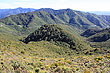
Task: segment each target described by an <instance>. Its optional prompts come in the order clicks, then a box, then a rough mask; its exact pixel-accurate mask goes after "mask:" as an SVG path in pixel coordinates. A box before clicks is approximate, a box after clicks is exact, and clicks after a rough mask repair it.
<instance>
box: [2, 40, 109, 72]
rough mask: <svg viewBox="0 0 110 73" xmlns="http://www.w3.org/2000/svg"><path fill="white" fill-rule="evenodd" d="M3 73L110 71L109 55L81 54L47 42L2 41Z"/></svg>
mask: <svg viewBox="0 0 110 73" xmlns="http://www.w3.org/2000/svg"><path fill="white" fill-rule="evenodd" d="M0 45H1V47H0V50H1V52H0V62H1V63H0V72H1V73H56V72H58V73H63V72H65V73H77V72H80V73H83V72H84V73H96V72H98V73H101V72H103V73H109V72H110V68H109V66H110V65H109V61H110V55H109V53H108V55H106V54H105V55H104V54H102V55H99V54H96V55H78V54H75V53H77V51H74V50H70V48H63V47H59V46H56V45H54V44H52V43H50V42H47V41H41V42H30V43H29V44H24V43H22V42H15V41H9V40H8V41H7V40H0Z"/></svg>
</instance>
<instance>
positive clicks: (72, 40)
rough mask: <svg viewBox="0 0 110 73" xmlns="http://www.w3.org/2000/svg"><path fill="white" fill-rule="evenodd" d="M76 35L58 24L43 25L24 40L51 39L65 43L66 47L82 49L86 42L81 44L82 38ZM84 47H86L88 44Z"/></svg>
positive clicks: (26, 41)
mask: <svg viewBox="0 0 110 73" xmlns="http://www.w3.org/2000/svg"><path fill="white" fill-rule="evenodd" d="M74 35H75V34H73V35H72V34H69V33H68V32H66V31H64V30H62V29H61V28H59V27H58V26H57V25H43V26H42V27H40V28H39V29H37V30H35V31H34V32H33V33H31V34H30V35H28V36H27V37H26V38H25V39H24V40H23V42H24V43H26V44H27V43H29V42H31V41H36V42H37V41H50V42H55V43H56V44H61V45H62V46H64V45H65V46H64V47H66V46H67V47H69V48H71V49H73V50H76V49H78V50H79V49H80V50H82V49H83V46H84V43H83V44H81V40H80V41H79V40H78V39H76V37H75V36H74ZM72 36H73V37H72ZM82 45H83V46H82ZM58 46H59V45H58ZM84 48H86V45H85V47H84Z"/></svg>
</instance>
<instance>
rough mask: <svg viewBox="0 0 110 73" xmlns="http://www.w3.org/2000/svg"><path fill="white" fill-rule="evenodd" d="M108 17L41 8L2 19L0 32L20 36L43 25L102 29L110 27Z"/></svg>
mask: <svg viewBox="0 0 110 73" xmlns="http://www.w3.org/2000/svg"><path fill="white" fill-rule="evenodd" d="M18 9H19V8H18ZM29 10H30V9H29ZM109 17H110V16H106V15H105V16H104V15H103V16H102V15H96V14H91V13H85V12H80V11H75V10H72V9H61V10H54V9H50V8H42V9H38V10H36V11H34V12H28V13H21V14H17V15H11V16H9V17H6V18H3V19H1V20H0V23H1V25H0V26H1V27H2V28H4V29H3V30H1V31H3V32H4V31H6V30H7V29H10V30H8V31H11V32H12V33H16V32H19V33H20V34H22V33H28V32H32V31H34V30H35V29H36V28H38V27H40V26H41V25H43V24H64V25H70V26H73V27H76V28H78V29H80V30H86V29H88V28H100V29H104V28H109V26H110V23H109V22H110V21H109V20H110V19H109ZM13 30H14V32H13ZM25 31H26V32H25Z"/></svg>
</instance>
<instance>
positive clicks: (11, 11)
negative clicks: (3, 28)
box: [0, 7, 36, 18]
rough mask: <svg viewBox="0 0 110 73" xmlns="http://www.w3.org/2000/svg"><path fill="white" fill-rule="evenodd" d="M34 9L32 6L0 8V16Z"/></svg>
mask: <svg viewBox="0 0 110 73" xmlns="http://www.w3.org/2000/svg"><path fill="white" fill-rule="evenodd" d="M35 10H36V9H33V8H21V7H19V8H16V9H0V18H4V17H7V16H10V15H16V14H19V13H27V12H32V11H35Z"/></svg>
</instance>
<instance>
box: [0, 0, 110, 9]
mask: <svg viewBox="0 0 110 73" xmlns="http://www.w3.org/2000/svg"><path fill="white" fill-rule="evenodd" d="M18 7H22V8H35V9H40V8H52V9H66V8H70V9H73V10H80V11H110V0H0V9H6V8H11V9H14V8H18Z"/></svg>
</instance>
